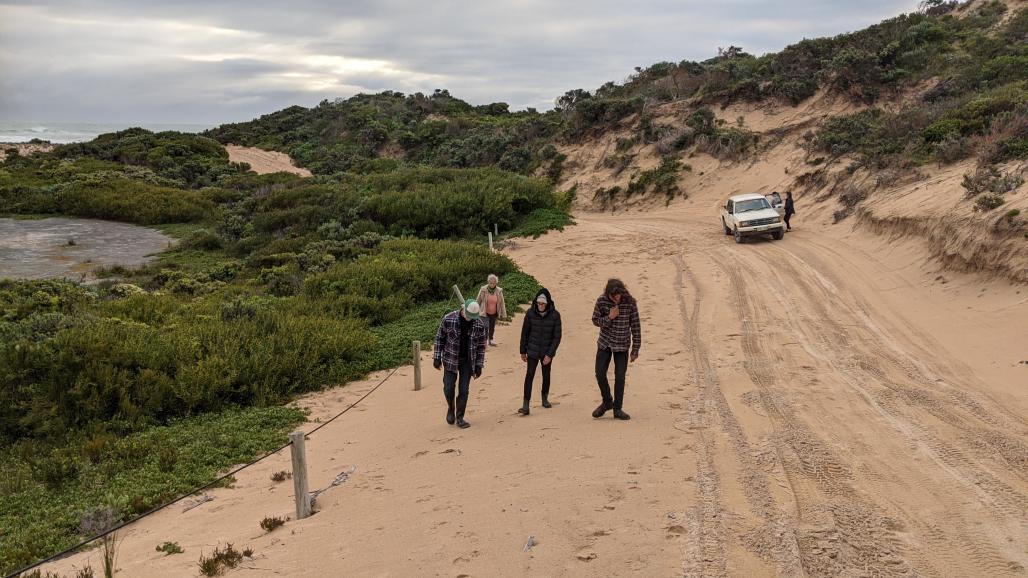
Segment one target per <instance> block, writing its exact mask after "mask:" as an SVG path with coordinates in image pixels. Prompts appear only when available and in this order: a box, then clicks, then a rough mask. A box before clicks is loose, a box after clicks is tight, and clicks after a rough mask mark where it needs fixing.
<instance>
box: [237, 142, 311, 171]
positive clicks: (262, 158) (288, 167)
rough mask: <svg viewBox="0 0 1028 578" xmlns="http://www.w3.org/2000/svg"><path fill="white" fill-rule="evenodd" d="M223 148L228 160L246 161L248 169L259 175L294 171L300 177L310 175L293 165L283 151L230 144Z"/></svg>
mask: <svg viewBox="0 0 1028 578" xmlns="http://www.w3.org/2000/svg"><path fill="white" fill-rule="evenodd" d="M225 150H227V151H228V158H229V160H231V161H232V162H234V163H248V164H249V165H250V169H251V170H253V172H255V173H257V174H260V175H263V174H266V173H279V172H286V173H296V174H298V175H300V176H301V177H309V176H311V172H310V171H309V170H307V169H305V168H302V167H298V166H296V165H294V164H293V160H292V159H290V158H289V155H287V154H285V153H280V152H276V151H266V150H263V149H259V148H254V147H242V146H238V145H231V144H230V145H225Z"/></svg>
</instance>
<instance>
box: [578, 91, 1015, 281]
mask: <svg viewBox="0 0 1028 578" xmlns="http://www.w3.org/2000/svg"><path fill="white" fill-rule="evenodd" d="M694 110H695V107H689V106H687V105H686V104H684V103H680V102H676V103H669V104H665V105H661V106H658V107H656V108H655V109H654V110H653V111H652V114H653V118H654V122H655V123H657V124H660V125H664V126H665V127H668V129H669V130H670V131H671V133H672V134H676V133H675V131H682V130H687V129H686V128H685V119H686V118H687V117H688V115H689V114H691V113H692V112H693V111H694ZM858 110H860V107H857V106H855V105H853V104H852V103H851V102H849V101H848V100H846V99H844V98H841V97H832V96H829V95H826V94H824V93H820V94H819V95H817V96H816V97H814V98H812V99H809V100H808V101H807V102H804V103H803V104H801V105H800V106H797V107H790V106H781V105H766V104H734V105H731V106H728V107H726V108H724V109H721V108H717V109H715V113H716V115H717V116H718V118H720V119H721V120H723V121H724V122H725V123H726V124H728V125H731V126H736V125H738V126H741V127H742V128H745V129H747V130H750V131H753V132H755V133H757V134H758V135H759V144H758V146H757V149H756V150H755V151H752V152H751V153H747V154H746V155H745V156H743V158H740V159H737V160H732V159H728V158H722V159H720V160H719V159H715V158H713V157H711V156H710V155H707V154H700V153H695V152H690V153H689V154H686V155H685V156H683V158H682V159H681V160H682V162H683V163H685V164H686V165H688V169H687V170H683V171H682V172H681V173H680V175H679V178H678V186H679V189H680V190H681V191H683V192H684V194H685V195H701V196H704V197H706V196H709V195H714V196H717V197H718V200H719V201H723V199H724V198H725V197H727V196H728V195H729V194H735V193H750V192H760V193H770V192H771V191H774V190H777V191H783V192H784V191H793V192H794V194H795V197H796V199H797V202H798V203H800V205H802V206H803V207H804V208H803V209H801V211H802V213H803V214H805V215H807V216H817V217H819V218H826V219H827V222H826V223H825V225H826V226H827V227H830V228H832V227H835V226H836V225H835V224H834V223H833V222H834V221H835V214H836V213H837V212H840V211H841V212H843V213H846V215H844V216H843V218H844V219H849V220H852V221H855V222H856V223H857V224H858V225H859V226H860V227H861V228H862V229H863V231H865V232H866V233H867V236H868V237H874V236H878V235H882V236H886V237H890V238H909V239H912V240H913V241H915V244H916V245H918V247H919V248H920V249H921V250H923V251H924V253H925V254H926V255H927V256H928V257H929V258H931V259H933V260H934V261H935V262H936V263H937V264H940V265H942V266H943V267H945V268H947V269H949V270H954V271H962V272H969V271H970V272H976V273H981V274H984V275H986V276H995V277H1001V278H1005V279H1007V280H1009V281H1013V282H1015V283H1022V284H1023V283H1028V245H1026V244H1025V239H1028V163H1025V162H1009V163H1006V164H1005V165H1003V166H1002V167H1000V170H1001V171H1002V172H1003V173H1004V174H1007V175H1020V176H1021V177H1022V179H1023V180H1024V182H1023V183H1022V184H1021V185H1020V186H1019V187H1018V188H1016V189H1015V190H1013V191H1011V192H1008V193H1006V194H1004V195H1003V199H1004V201H1005V202H1004V204H1003V205H1002V206H1000V207H999V208H997V209H994V210H991V211H985V212H983V211H979V210H977V209H976V207H975V200H976V197H968V196H967V194H966V190H965V189H964V187H963V186H962V185H961V183H962V181H963V179H964V175H966V174H971V173H973V172H974V171H975V170H976V166H975V161H974V160H973V159H972V160H966V161H962V162H958V163H955V164H953V165H949V166H945V167H939V166H936V165H927V166H924V167H921V168H916V169H884V170H880V171H870V170H868V169H865V168H859V169H856V170H855V171H851V170H850V168H849V167H850V165H851V161H853V160H854V159H851V158H847V157H842V158H838V159H825V155H823V154H819V153H811V152H809V151H808V150H807V149H806V148H805V147H804V139H805V136H806V135H808V134H809V133H810V132H811V131H813V130H816V129H817V127H818V126H819V125H820V124H821V123H822V122H824V120H825V119H826V118H828V117H831V116H838V115H844V114H851V113H853V112H856V111H858ZM638 122H639V118H638V117H637V116H633V117H630V118H627V119H625V120H624V121H622V122H621V123H620V124H618V125H617V126H615V127H612V128H611V129H610V130H608V131H606V132H604V133H602V134H599V135H594V136H592V137H591V138H588V139H585V140H583V141H582V142H578V143H573V144H567V145H564V146H561V147H559V148H560V151H561V152H562V153H563V154H565V155H567V160H566V161H565V162H564V171H563V173H562V176H561V180H560V182H559V183H558V185H559V186H560V187H561V188H562V189H565V190H566V189H570V188H572V187H577V201H576V204H577V205H578V207H579V208H580V209H581V210H587V211H595V210H601V209H605V207H606V205H604V203H603V195H601V194H598V191H600V190H601V189H609V188H610V187H613V186H619V187H621V188H622V189H626V188H627V186H628V184H629V182H630V180H631V179H633V178H635V177H636V176H638V175H639V174H640V173H641V172H642V171H646V170H649V169H653V168H654V167H656V166H657V165H658V164H659V163H660V159H661V152H660V144H659V143H650V144H643V143H639V142H636V144H634V145H633V146H631V147H630V148H629V149H627V150H626V151H622V152H619V151H617V150H616V144H617V141H618V139H619V138H621V139H624V138H633V137H636V136H637V135H638V133H639V130H638ZM622 158H627V159H628V162H627V163H626V164H619V163H614V162H611V161H613V160H618V159H622ZM847 198H859V199H861V200H859V201H858V202H856V203H851V204H850V205H847V204H846V202H845V201H844V200H845V199H847ZM676 202H677V201H676ZM665 205H666V199H665V197H664V195H661V194H650V195H635V196H633V197H631V198H624V196H623V195H622V196H621V197H620V198H619V199H618V201H617V203H616V206H617V208H618V210H619V211H622V210H624V209H626V208H627V209H628V210H638V209H642V210H663V209H664V207H665ZM1011 211H1016V212H1015V215H1016V216H1008V213H1009V212H1011ZM843 228H845V227H843Z"/></svg>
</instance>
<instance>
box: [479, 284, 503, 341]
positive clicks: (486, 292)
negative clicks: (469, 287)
mask: <svg viewBox="0 0 1028 578" xmlns="http://www.w3.org/2000/svg"><path fill="white" fill-rule="evenodd" d="M499 282H500V279H499V277H497V276H496V275H490V276H489V277H488V278H487V283H486V284H485V285H482V288H481V289H479V290H478V299H477V301H478V306H479V307H481V308H482V311H484V312H485V316H486V318H487V319H488V320H489V345H491V346H493V347H496V341H495V340H494V339H493V337H494V336H495V335H496V322H497V321H498V320H500V319H506V318H507V304H506V303H505V302H504V300H503V287H500V286H498V285H497V283H499Z"/></svg>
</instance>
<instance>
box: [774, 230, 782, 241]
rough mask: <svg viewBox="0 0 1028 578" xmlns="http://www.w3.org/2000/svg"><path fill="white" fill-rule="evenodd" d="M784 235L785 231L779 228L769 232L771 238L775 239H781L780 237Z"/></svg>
mask: <svg viewBox="0 0 1028 578" xmlns="http://www.w3.org/2000/svg"><path fill="white" fill-rule="evenodd" d="M784 236H785V231H783V230H781V229H779V230H777V231H775V232H774V233H771V238H772V239H774V240H775V241H781V240H782V237H784Z"/></svg>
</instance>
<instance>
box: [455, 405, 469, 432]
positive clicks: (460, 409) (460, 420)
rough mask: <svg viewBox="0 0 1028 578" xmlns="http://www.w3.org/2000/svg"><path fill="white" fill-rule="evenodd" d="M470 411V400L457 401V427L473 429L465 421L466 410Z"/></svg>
mask: <svg viewBox="0 0 1028 578" xmlns="http://www.w3.org/2000/svg"><path fill="white" fill-rule="evenodd" d="M466 409H468V400H466V399H458V400H457V427H459V428H461V429H465V428H469V427H471V424H470V423H469V422H467V421H465V419H464V410H466Z"/></svg>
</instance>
